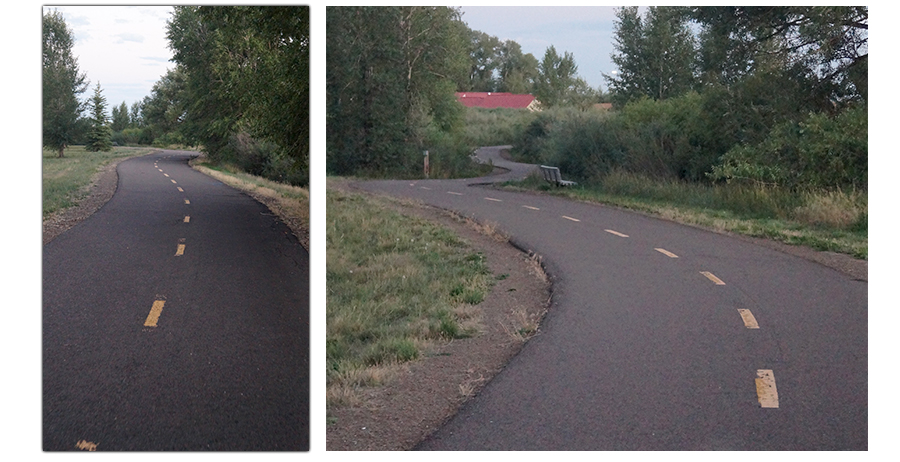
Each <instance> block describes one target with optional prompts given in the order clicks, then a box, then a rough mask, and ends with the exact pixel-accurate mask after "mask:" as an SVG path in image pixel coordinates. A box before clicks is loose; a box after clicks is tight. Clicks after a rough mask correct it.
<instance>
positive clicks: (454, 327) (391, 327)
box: [326, 189, 491, 405]
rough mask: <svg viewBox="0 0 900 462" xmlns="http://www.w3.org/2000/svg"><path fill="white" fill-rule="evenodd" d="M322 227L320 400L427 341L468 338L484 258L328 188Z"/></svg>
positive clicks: (373, 377) (484, 274) (428, 228)
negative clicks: (323, 392) (323, 361)
mask: <svg viewBox="0 0 900 462" xmlns="http://www.w3.org/2000/svg"><path fill="white" fill-rule="evenodd" d="M326 203H327V208H328V215H327V231H326V243H327V246H326V268H327V269H326V281H327V288H328V291H327V315H326V319H327V328H326V331H327V342H326V354H327V368H328V369H327V383H328V400H329V404H330V405H335V404H340V403H345V402H347V400H348V399H349V397H352V396H353V395H354V393H353V390H355V389H356V388H357V387H360V386H366V385H372V384H375V383H377V382H378V381H379V380H382V379H383V377H384V371H385V368H386V367H390V366H391V365H395V364H398V363H402V362H405V361H410V360H413V359H416V358H418V357H420V356H421V355H422V352H423V351H424V349H425V348H427V346H428V345H429V344H431V343H432V342H435V341H440V340H446V339H453V338H460V337H466V336H471V335H472V334H474V333H476V332H477V330H478V326H477V310H473V309H472V307H473V305H477V304H478V303H480V302H481V301H482V300H483V299H484V296H485V294H486V292H487V290H488V288H489V287H490V282H491V275H490V271H489V269H488V267H487V265H486V262H485V260H484V256H483V255H482V254H480V253H478V252H474V251H473V250H472V249H471V248H469V247H468V246H467V244H466V243H465V242H463V241H462V240H461V239H460V238H459V237H457V236H456V235H455V234H454V233H452V232H451V231H449V230H448V229H446V228H443V227H441V226H437V225H434V224H431V223H429V222H427V221H425V220H422V219H419V218H415V217H409V216H405V215H402V214H400V213H397V212H395V211H393V210H392V209H390V208H389V207H387V206H386V204H384V203H382V202H381V199H373V198H369V197H365V196H361V195H357V194H351V193H346V192H341V191H338V190H331V189H329V190H328V191H327V192H326Z"/></svg>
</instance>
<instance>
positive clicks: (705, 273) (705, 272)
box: [700, 271, 725, 286]
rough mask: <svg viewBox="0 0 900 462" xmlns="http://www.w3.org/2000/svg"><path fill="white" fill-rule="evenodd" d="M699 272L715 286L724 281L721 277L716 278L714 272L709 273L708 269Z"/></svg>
mask: <svg viewBox="0 0 900 462" xmlns="http://www.w3.org/2000/svg"><path fill="white" fill-rule="evenodd" d="M700 274H702V275H704V276H706V278H707V279H709V280H710V281H712V282H715V283H716V285H717V286H724V285H725V283H724V282H722V280H721V279H719V278H717V277H716V276H715V275H714V274H712V273H710V272H709V271H701V272H700Z"/></svg>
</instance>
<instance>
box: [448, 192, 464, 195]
mask: <svg viewBox="0 0 900 462" xmlns="http://www.w3.org/2000/svg"><path fill="white" fill-rule="evenodd" d="M447 194H453V195H454V196H462V195H463V193H458V192H453V191H447Z"/></svg>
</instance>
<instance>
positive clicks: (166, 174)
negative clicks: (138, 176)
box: [160, 170, 169, 177]
mask: <svg viewBox="0 0 900 462" xmlns="http://www.w3.org/2000/svg"><path fill="white" fill-rule="evenodd" d="M160 171H162V170H160ZM163 175H165V176H167V177H168V176H169V174H168V173H163Z"/></svg>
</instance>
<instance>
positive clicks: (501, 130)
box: [465, 107, 539, 148]
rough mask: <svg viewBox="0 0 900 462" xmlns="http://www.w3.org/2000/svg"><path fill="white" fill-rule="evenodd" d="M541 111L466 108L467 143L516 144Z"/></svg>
mask: <svg viewBox="0 0 900 462" xmlns="http://www.w3.org/2000/svg"><path fill="white" fill-rule="evenodd" d="M538 114H539V113H535V112H531V111H528V110H526V109H506V108H496V109H484V108H478V107H470V108H467V109H466V117H465V120H466V137H465V140H466V144H467V145H468V146H470V147H473V148H474V147H480V146H500V145H512V144H516V143H517V142H519V141H520V139H521V136H522V135H521V134H522V132H524V130H525V127H526V126H527V125H528V124H530V123H531V121H532V120H534V119H535V118H536V117H538Z"/></svg>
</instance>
